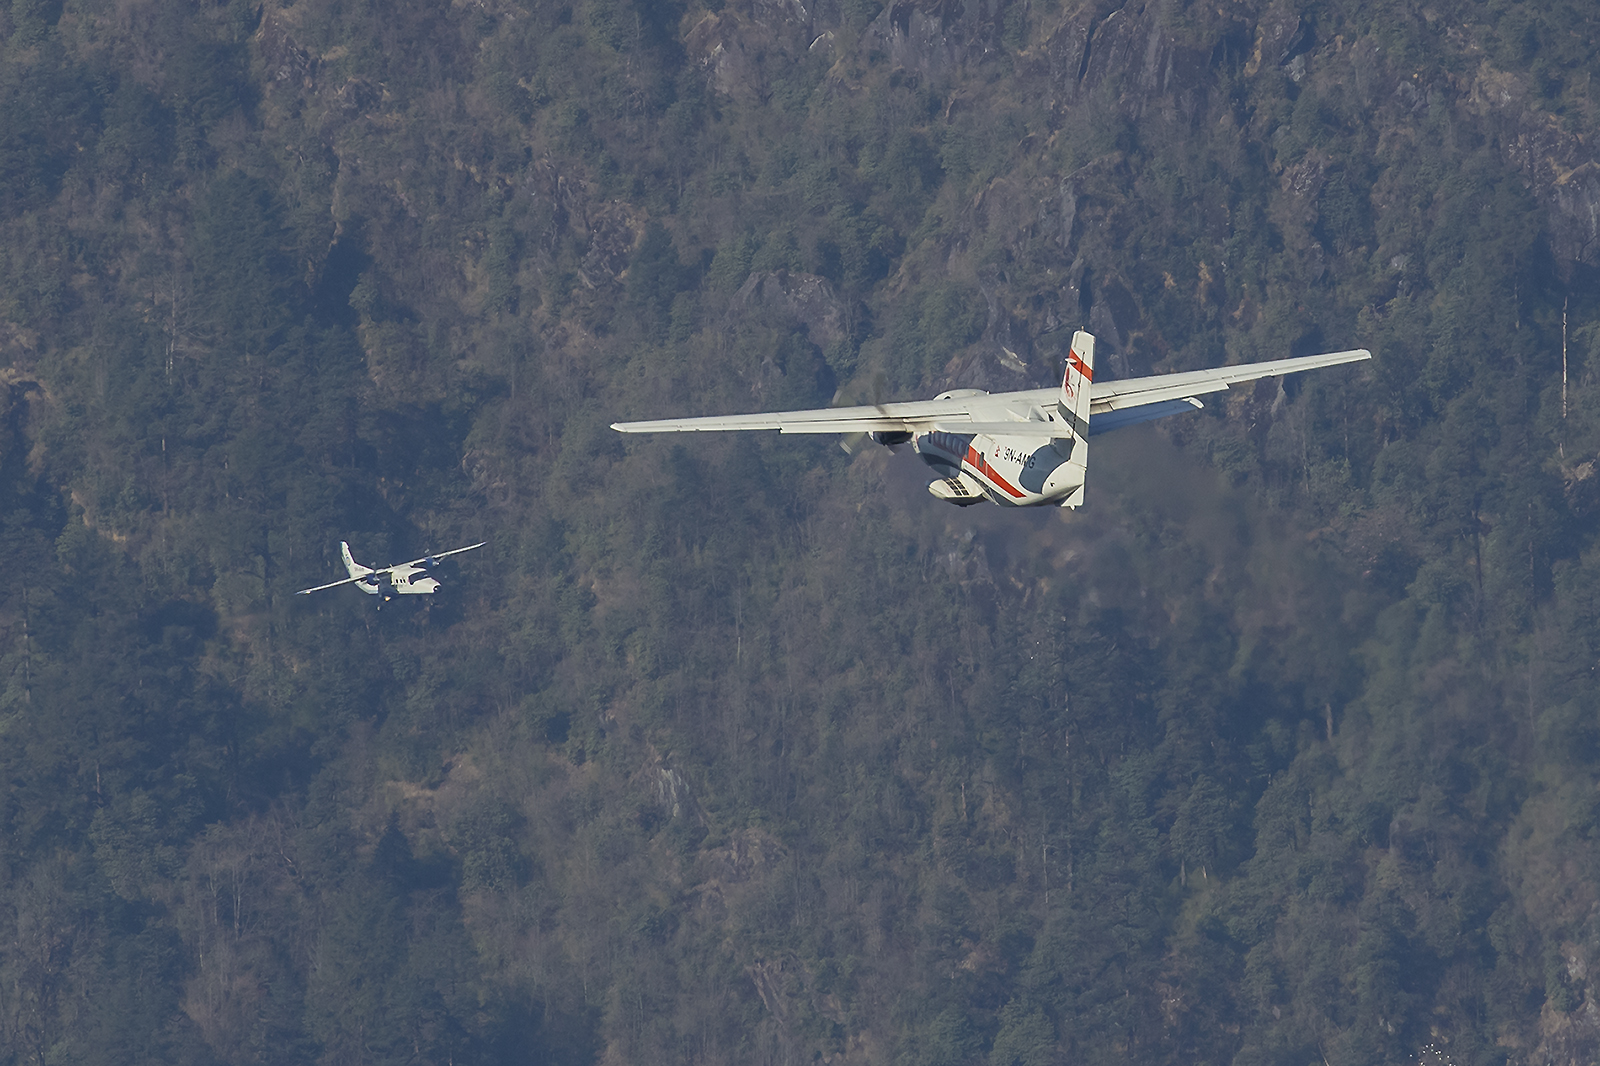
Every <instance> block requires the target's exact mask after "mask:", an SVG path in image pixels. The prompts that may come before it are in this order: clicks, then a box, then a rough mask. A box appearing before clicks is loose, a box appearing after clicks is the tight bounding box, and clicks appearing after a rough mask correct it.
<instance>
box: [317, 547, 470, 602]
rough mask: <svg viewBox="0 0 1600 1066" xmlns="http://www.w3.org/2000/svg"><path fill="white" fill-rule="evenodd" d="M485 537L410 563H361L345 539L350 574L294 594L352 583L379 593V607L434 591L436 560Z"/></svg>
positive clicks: (376, 593)
mask: <svg viewBox="0 0 1600 1066" xmlns="http://www.w3.org/2000/svg"><path fill="white" fill-rule="evenodd" d="M487 543H488V541H484V540H480V541H479V542H478V543H476V544H469V545H467V546H466V547H465V548H452V549H450V550H449V551H447V552H439V553H438V554H437V555H425V556H423V557H422V558H421V559H413V560H411V561H410V562H409V563H396V564H395V565H394V566H380V567H376V568H375V567H371V566H362V565H361V564H360V563H358V562H356V561H355V557H354V556H352V555H351V554H350V545H349V544H348V543H346V542H345V541H342V540H341V541H340V542H339V553H340V554H341V555H343V556H344V568H345V569H346V570H348V571H350V576H349V577H347V578H345V579H344V580H343V581H330V582H328V583H327V584H326V585H317V586H316V587H314V588H309V589H301V590H300V591H299V592H296V593H295V595H296V596H309V595H310V594H311V593H313V592H321V591H322V590H323V589H332V588H338V587H339V586H340V585H354V586H355V587H356V588H358V589H360V590H361V591H362V592H365V593H366V594H367V595H368V596H381V597H382V599H380V600H379V601H378V605H379V606H380V607H381V606H382V605H383V604H385V603H388V602H389V601H390V600H392V599H394V598H395V597H396V596H420V595H422V594H423V593H428V592H433V591H436V590H437V589H438V588H439V581H438V579H437V578H433V577H430V576H428V575H429V572H430V571H432V570H434V569H435V568H437V567H438V565H439V560H440V559H443V558H445V557H446V556H450V555H460V554H461V553H462V552H469V551H472V550H473V549H475V548H481V547H483V546H484V545H485V544H487Z"/></svg>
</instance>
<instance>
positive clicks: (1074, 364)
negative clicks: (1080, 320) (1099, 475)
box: [1058, 329, 1094, 507]
mask: <svg viewBox="0 0 1600 1066" xmlns="http://www.w3.org/2000/svg"><path fill="white" fill-rule="evenodd" d="M1093 384H1094V334H1092V333H1085V332H1084V331H1083V330H1081V329H1080V330H1078V332H1076V333H1074V334H1073V335H1072V348H1071V349H1070V350H1069V351H1068V352H1067V366H1066V369H1065V370H1064V371H1062V374H1061V398H1060V400H1059V401H1058V402H1059V404H1060V408H1061V417H1062V418H1063V419H1065V420H1066V423H1067V425H1068V426H1069V427H1071V429H1072V444H1071V449H1072V450H1071V452H1070V453H1069V454H1068V456H1067V466H1068V468H1069V470H1070V471H1071V479H1070V480H1069V484H1070V483H1071V481H1072V480H1075V481H1076V482H1077V487H1076V488H1075V489H1073V491H1072V492H1071V494H1070V495H1068V496H1067V498H1066V499H1064V500H1063V501H1062V502H1061V506H1063V507H1077V506H1078V505H1079V504H1081V503H1082V502H1083V484H1084V481H1085V480H1086V479H1087V477H1088V474H1089V402H1090V392H1091V391H1092V386H1093Z"/></svg>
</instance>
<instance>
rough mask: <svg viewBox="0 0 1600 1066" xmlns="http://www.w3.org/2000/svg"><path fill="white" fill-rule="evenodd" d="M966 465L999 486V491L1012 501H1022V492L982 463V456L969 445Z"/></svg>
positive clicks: (985, 463)
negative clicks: (1008, 496)
mask: <svg viewBox="0 0 1600 1066" xmlns="http://www.w3.org/2000/svg"><path fill="white" fill-rule="evenodd" d="M967 465H968V466H970V467H972V469H973V471H974V472H976V473H978V474H981V475H982V476H984V477H986V478H988V479H989V480H990V481H991V482H993V483H994V484H996V485H998V486H1000V488H1001V489H1003V490H1004V491H1006V492H1007V493H1009V494H1010V495H1011V497H1012V499H1017V500H1020V499H1022V496H1023V493H1022V490H1021V489H1019V488H1017V487H1015V486H1014V485H1012V484H1011V482H1009V481H1007V480H1006V479H1005V478H1003V477H1001V476H1000V475H999V474H997V473H995V469H994V467H992V466H990V465H989V464H988V463H987V462H985V461H984V458H983V454H982V453H981V452H979V451H978V449H976V448H974V447H973V446H972V445H970V444H969V445H967Z"/></svg>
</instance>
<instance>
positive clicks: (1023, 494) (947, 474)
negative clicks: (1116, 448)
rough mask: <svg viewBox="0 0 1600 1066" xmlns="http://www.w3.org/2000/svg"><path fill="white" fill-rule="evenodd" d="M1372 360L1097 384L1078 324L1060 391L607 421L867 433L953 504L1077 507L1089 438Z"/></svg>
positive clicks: (1322, 359)
mask: <svg viewBox="0 0 1600 1066" xmlns="http://www.w3.org/2000/svg"><path fill="white" fill-rule="evenodd" d="M1371 358H1372V353H1371V352H1369V351H1367V350H1366V349H1365V348H1357V349H1353V350H1351V351H1347V352H1331V353H1329V354H1327V355H1307V356H1301V357H1299V358H1295V359H1275V360H1270V361H1267V362H1262V363H1243V364H1240V365H1236V366H1224V367H1218V368H1216V369H1214V370H1191V371H1188V372H1186V373H1179V374H1159V375H1155V376H1153V377H1143V378H1129V379H1128V380H1126V381H1102V382H1096V381H1095V380H1094V336H1093V335H1092V334H1089V333H1086V332H1084V331H1083V330H1079V331H1078V332H1076V333H1074V334H1073V335H1072V347H1071V349H1070V350H1069V351H1068V353H1067V365H1066V369H1065V370H1064V371H1063V373H1062V377H1061V387H1060V388H1049V389H1030V390H1026V391H1023V392H1000V393H993V394H991V393H987V392H984V391H983V390H981V389H954V390H952V391H950V392H942V393H940V394H939V395H938V396H936V397H934V398H933V399H931V400H913V401H910V402H907V403H886V404H877V405H873V406H867V407H830V408H824V409H821V410H813V411H776V412H772V413H770V414H753V415H727V416H713V417H705V418H678V419H658V420H655V421H649V422H615V423H612V426H611V428H612V429H615V430H618V431H619V432H622V433H687V432H715V431H722V430H748V429H775V430H777V431H779V432H780V433H847V434H848V433H865V434H867V435H868V436H869V437H871V438H872V439H873V440H874V441H876V442H877V443H879V444H883V445H887V446H889V447H891V448H893V447H895V446H896V445H901V444H910V445H911V447H912V449H913V450H915V451H916V453H917V455H918V456H920V457H921V459H922V461H923V462H925V463H927V464H928V465H929V466H931V467H932V468H933V470H934V472H935V473H937V474H939V475H941V476H940V477H939V478H938V479H937V480H935V481H933V482H931V483H930V484H929V485H928V491H929V492H930V493H932V494H933V495H934V496H935V497H936V498H938V499H941V500H945V501H947V502H949V503H953V504H955V505H956V506H958V507H967V506H970V505H972V504H975V503H982V502H984V501H985V500H993V501H994V502H995V503H998V504H1001V505H1003V506H1007V507H1036V506H1040V505H1053V506H1059V507H1072V508H1076V507H1078V506H1080V505H1081V504H1082V503H1083V491H1084V481H1085V479H1086V477H1087V474H1088V466H1089V438H1090V437H1092V436H1096V435H1098V434H1100V433H1105V432H1108V431H1110V430H1113V429H1121V428H1122V427H1124V426H1132V425H1137V424H1138V423H1140V422H1149V421H1153V420H1154V419H1157V418H1165V417H1166V416H1168V415H1175V414H1180V413H1184V412H1188V411H1195V410H1198V409H1199V408H1201V407H1203V406H1204V405H1203V404H1202V403H1201V402H1200V400H1199V399H1198V397H1200V396H1204V395H1207V394H1209V393H1213V392H1222V391H1224V390H1225V389H1227V388H1228V386H1229V385H1231V384H1236V383H1238V382H1241V381H1254V380H1255V379H1257V378H1264V377H1273V376H1275V375H1279V374H1293V373H1297V372H1299V371H1301V370H1312V369H1315V368H1317V367H1324V366H1334V365H1336V364H1339V363H1354V362H1358V361H1360V360H1363V359H1371Z"/></svg>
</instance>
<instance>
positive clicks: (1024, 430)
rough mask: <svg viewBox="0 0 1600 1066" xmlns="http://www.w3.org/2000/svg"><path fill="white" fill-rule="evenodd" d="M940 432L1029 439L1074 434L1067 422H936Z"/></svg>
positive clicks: (1047, 438)
mask: <svg viewBox="0 0 1600 1066" xmlns="http://www.w3.org/2000/svg"><path fill="white" fill-rule="evenodd" d="M933 428H934V429H935V430H937V431H938V432H940V433H956V434H960V435H961V436H966V437H978V436H984V437H1023V438H1026V439H1028V440H1041V441H1051V440H1062V439H1066V438H1070V437H1071V436H1072V430H1071V429H1069V428H1068V427H1067V424H1066V423H1065V422H1037V421H1030V422H935V423H934V424H933Z"/></svg>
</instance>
